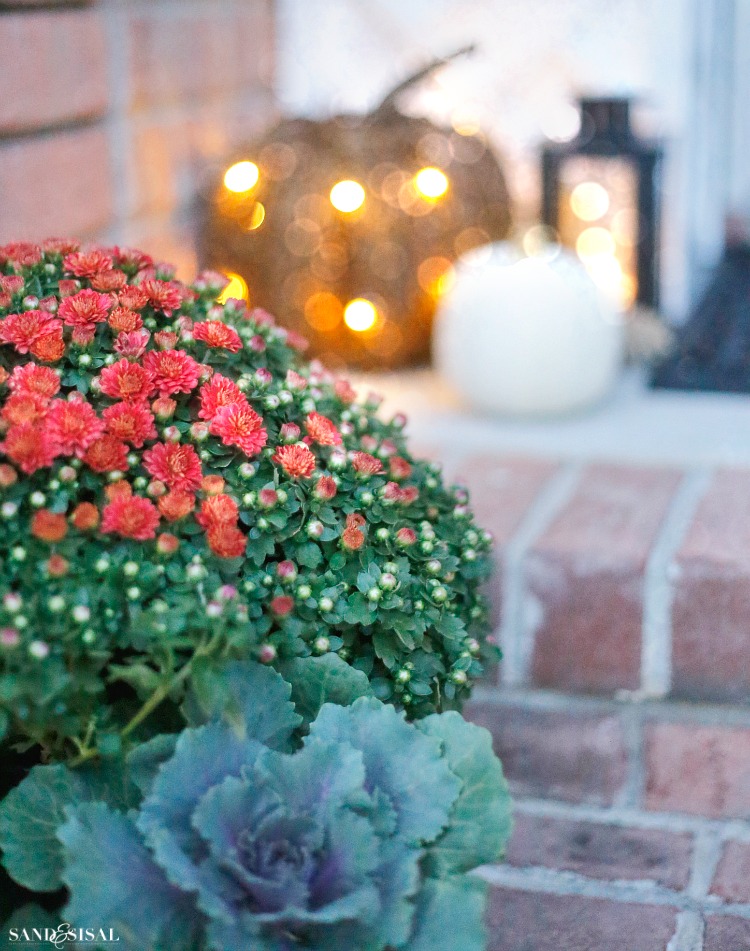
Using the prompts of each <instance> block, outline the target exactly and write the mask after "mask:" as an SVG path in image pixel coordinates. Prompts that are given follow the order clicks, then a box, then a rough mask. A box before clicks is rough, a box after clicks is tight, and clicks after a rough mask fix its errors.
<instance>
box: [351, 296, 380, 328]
mask: <svg viewBox="0 0 750 951" xmlns="http://www.w3.org/2000/svg"><path fill="white" fill-rule="evenodd" d="M377 319H378V309H377V307H376V306H375V305H374V304H373V303H372V301H369V300H367V298H365V297H356V298H355V299H354V300H350V301H349V303H348V304H347V305H346V307H345V308H344V323H345V324H346V326H347V327H348V328H349V329H350V330H354V331H356V332H357V333H364V332H365V331H366V330H372V328H373V327H374V326H375V324H376V322H377Z"/></svg>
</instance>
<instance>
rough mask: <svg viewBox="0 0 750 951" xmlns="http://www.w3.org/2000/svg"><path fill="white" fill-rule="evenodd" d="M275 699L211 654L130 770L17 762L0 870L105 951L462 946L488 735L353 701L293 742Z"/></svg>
mask: <svg viewBox="0 0 750 951" xmlns="http://www.w3.org/2000/svg"><path fill="white" fill-rule="evenodd" d="M311 660H312V665H313V666H317V667H318V668H323V667H335V668H336V669H337V670H338V671H339V672H341V668H344V669H347V668H345V665H343V664H342V663H341V661H337V662H331V661H328V662H324V661H323V659H317V661H316V660H315V659H311ZM348 670H349V671H350V676H349V678H348V679H349V681H350V684H349V686H350V687H351V681H352V678H353V676H354V672H353V671H351V668H348ZM343 677H344V679H347V676H346V675H345V674H344V675H343ZM198 683H199V684H200V679H199V680H198ZM339 687H340V685H339ZM365 689H369V686H367V681H366V680H365ZM325 694H326V690H325V689H324V690H323V691H322V693H321V694H319V696H320V697H324V696H325ZM289 695H290V688H289V686H288V684H286V683H285V682H284V681H283V680H282V679H281V677H280V676H279V675H278V674H277V673H275V672H274V671H272V670H271V669H269V668H267V667H261V666H260V665H257V664H251V665H248V664H238V663H234V664H230V665H227V666H225V667H224V668H223V669H219V670H218V671H215V672H214V673H213V674H212V675H211V677H210V678H209V681H208V682H206V683H204V684H203V685H202V686H200V685H199V687H198V690H197V692H196V693H192V692H191V694H190V695H189V697H188V701H187V704H186V714H187V717H188V720H189V722H190V724H191V725H190V726H189V727H188V728H186V729H185V730H183V731H182V732H181V733H180V734H179V735H177V736H174V735H172V736H169V735H165V736H159V737H155V738H153V739H152V740H150V741H148V742H147V743H146V744H144V745H143V746H141V747H139V748H136V749H135V750H134V751H133V752H132V753H131V754H130V756H129V758H128V763H127V768H128V769H127V775H129V777H130V781H125V782H123V781H122V780H119V781H116V780H113V776H114V775H116V773H117V770H116V768H114V767H113V766H112V765H110V766H109V768H107V767H106V764H104V765H101V766H99V767H96V768H94V767H91V766H87V767H84V768H82V769H79V770H71V769H70V768H68V767H66V766H64V765H62V764H58V765H52V766H37V767H35V768H34V769H33V770H32V772H31V774H30V775H29V777H28V778H27V779H25V780H24V781H23V782H22V783H21V784H20V786H18V787H17V788H16V789H15V790H14V791H13V792H11V793H10V795H9V796H8V797H7V798H6V800H5V801H4V803H3V804H2V806H0V844H1V845H2V848H3V850H4V862H5V865H6V868H7V869H8V871H9V872H10V874H11V875H12V876H13V877H14V878H16V880H17V881H19V882H20V883H21V884H23V885H26V886H27V887H30V888H35V889H37V890H46V891H53V890H55V889H57V888H58V887H59V886H60V885H61V884H64V885H65V886H66V887H67V889H68V892H69V896H70V900H69V903H68V905H67V907H66V908H65V909H64V910H63V911H62V912H61V914H62V915H63V920H65V921H66V922H70V923H71V924H72V925H73V926H74V927H75V928H85V929H91V930H93V931H94V932H99V930H100V929H101V930H105V931H107V930H109V929H113V930H114V933H115V934H116V935H118V936H119V938H120V941H121V944H119V945H118V947H121V948H122V949H123V951H146V949H157V948H158V949H160V951H187V949H194V951H203V949H211V951H248V949H253V951H295V949H300V951H301V949H311V951H353V949H356V951H384V949H394V951H395V949H400V951H456V949H457V948H461V951H481V949H483V948H484V947H485V938H484V929H483V910H484V897H485V887H484V885H483V883H482V882H481V881H480V880H479V879H477V878H475V877H474V876H472V875H470V874H469V873H470V872H471V871H472V870H474V869H475V868H476V867H477V866H478V865H480V864H482V863H485V862H489V861H494V860H496V859H497V858H498V857H499V855H500V853H501V852H502V849H503V847H504V845H505V842H506V839H507V836H508V832H509V824H510V822H509V799H508V794H507V789H506V785H505V782H504V779H503V776H502V770H501V768H500V764H499V762H498V761H497V759H495V757H494V755H493V753H492V746H491V741H490V736H489V734H488V733H487V732H486V731H485V730H484V729H482V728H480V727H477V726H474V725H471V724H469V723H466V722H465V721H464V720H463V719H462V718H461V716H460V715H459V714H458V713H456V712H448V713H444V714H433V715H430V716H428V717H426V718H424V719H422V720H420V721H416V722H412V723H409V722H408V721H407V720H406V719H405V716H404V713H403V712H398V711H396V709H395V708H394V707H393V706H390V705H388V706H386V705H384V704H382V703H381V702H380V701H379V700H377V699H375V698H373V697H368V696H363V697H360V698H358V699H356V700H355V701H354V703H353V704H352V705H351V706H340V705H336V704H333V703H324V704H323V705H322V707H321V708H320V709H319V712H318V713H317V715H316V716H315V718H314V720H313V721H312V723H311V725H310V727H309V732H308V733H307V735H306V736H305V738H304V742H303V743H302V745H301V746H297V747H296V748H295V744H294V734H295V730H297V729H298V728H299V726H300V723H301V722H302V717H301V716H300V715H299V714H298V713H297V712H296V711H295V707H294V704H293V703H291V702H290V699H289ZM309 699H310V697H309V696H308V700H309ZM32 843H33V847H30V846H31V845H32Z"/></svg>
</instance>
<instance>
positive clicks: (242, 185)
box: [224, 162, 260, 193]
mask: <svg viewBox="0 0 750 951" xmlns="http://www.w3.org/2000/svg"><path fill="white" fill-rule="evenodd" d="M259 178H260V169H259V168H258V166H257V165H256V164H255V162H235V164H234V165H232V166H230V168H228V169H227V170H226V172H225V173H224V185H225V186H226V188H227V189H228V190H229V191H230V192H238V193H241V192H249V191H250V190H251V189H253V188H255V186H256V185H257V184H258V179H259Z"/></svg>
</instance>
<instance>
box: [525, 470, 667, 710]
mask: <svg viewBox="0 0 750 951" xmlns="http://www.w3.org/2000/svg"><path fill="white" fill-rule="evenodd" d="M677 482H678V474H677V473H676V472H674V471H672V470H667V469H643V468H633V467H630V466H614V465H596V466H592V467H590V468H589V469H587V470H586V471H585V472H584V474H583V476H582V479H581V482H580V484H579V487H578V489H577V490H576V492H575V494H574V496H573V498H572V499H571V500H570V502H569V503H568V505H566V506H565V508H564V509H563V511H562V512H561V513H560V514H559V516H558V517H557V518H556V519H555V520H554V522H553V524H552V525H551V526H550V527H549V529H548V530H547V531H546V532H545V533H544V535H543V536H542V537H541V538H540V539H539V540H538V542H537V543H536V544H535V545H534V549H533V551H532V552H531V553H530V554H529V557H528V561H527V566H526V576H527V581H528V587H529V592H530V594H531V596H532V597H533V598H534V599H535V600H536V601H537V602H538V603H539V608H540V611H541V615H542V620H541V622H540V624H539V626H538V628H537V630H536V639H535V647H534V655H533V664H532V676H533V680H534V683H536V684H539V685H541V686H546V687H556V688H563V689H572V690H583V691H591V692H609V691H613V690H617V689H619V688H631V689H632V688H635V687H638V685H639V683H640V664H641V627H642V619H643V583H644V573H645V568H646V562H647V559H648V555H649V553H650V551H651V549H652V547H653V544H654V541H655V539H656V537H657V534H658V531H659V528H660V526H661V525H662V523H663V521H664V517H665V515H666V513H667V509H668V507H669V503H670V501H671V499H672V496H673V494H674V491H675V488H676V486H677Z"/></svg>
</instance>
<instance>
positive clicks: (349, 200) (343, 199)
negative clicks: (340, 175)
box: [330, 178, 365, 214]
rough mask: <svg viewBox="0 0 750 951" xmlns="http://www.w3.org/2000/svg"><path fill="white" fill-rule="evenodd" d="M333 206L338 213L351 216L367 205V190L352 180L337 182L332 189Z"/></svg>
mask: <svg viewBox="0 0 750 951" xmlns="http://www.w3.org/2000/svg"><path fill="white" fill-rule="evenodd" d="M330 197H331V204H332V205H333V207H334V208H336V209H337V210H338V211H343V212H344V214H350V213H351V212H352V211H356V210H357V209H358V208H361V207H362V205H364V203H365V190H364V188H363V187H362V186H361V185H360V184H359V182H355V181H353V180H352V179H350V178H347V179H345V180H344V181H343V182H336V184H335V185H334V186H333V188H332V189H331V196H330Z"/></svg>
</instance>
